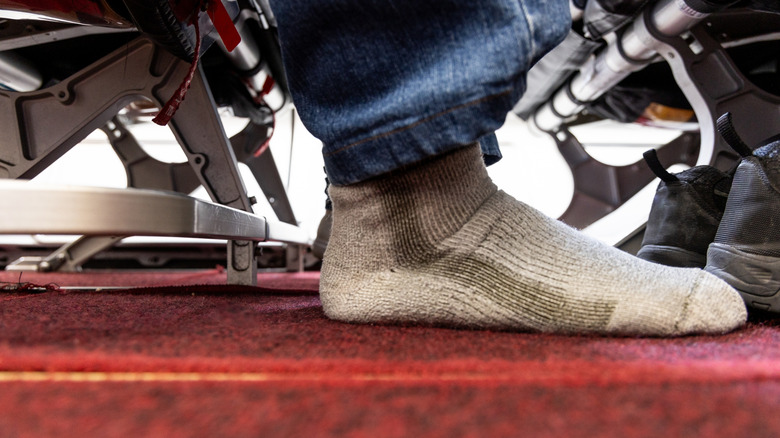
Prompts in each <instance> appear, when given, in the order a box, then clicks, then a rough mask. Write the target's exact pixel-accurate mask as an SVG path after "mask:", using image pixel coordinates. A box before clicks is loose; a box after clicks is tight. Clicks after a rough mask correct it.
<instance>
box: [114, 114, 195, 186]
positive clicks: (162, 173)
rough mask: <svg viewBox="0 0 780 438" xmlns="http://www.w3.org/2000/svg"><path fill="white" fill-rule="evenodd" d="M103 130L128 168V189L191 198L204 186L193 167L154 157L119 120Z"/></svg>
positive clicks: (126, 170) (120, 159)
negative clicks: (168, 192) (184, 195)
mask: <svg viewBox="0 0 780 438" xmlns="http://www.w3.org/2000/svg"><path fill="white" fill-rule="evenodd" d="M101 129H102V130H103V132H105V133H106V136H108V141H109V143H110V144H111V147H112V148H113V149H114V152H116V154H117V156H118V157H119V161H121V162H122V165H123V166H124V168H125V173H126V175H127V186H128V187H133V188H138V189H154V190H168V191H172V192H179V193H184V194H187V193H192V191H193V190H195V189H196V188H198V186H200V181H199V180H198V177H197V176H196V175H195V173H194V172H193V171H192V166H191V165H190V164H189V163H165V162H162V161H160V160H157V159H155V158H153V157H151V156H150V155H149V154H147V153H146V151H144V150H143V148H141V146H140V145H139V144H138V142H137V141H136V139H135V137H134V136H133V134H132V133H131V132H130V131H128V130H127V128H126V127H125V125H124V123H122V121H121V120H120V119H119V118H118V117H114V118H112V119H111V120H110V121H109V122H108V123H106V124H105V125H103V127H102V128H101Z"/></svg>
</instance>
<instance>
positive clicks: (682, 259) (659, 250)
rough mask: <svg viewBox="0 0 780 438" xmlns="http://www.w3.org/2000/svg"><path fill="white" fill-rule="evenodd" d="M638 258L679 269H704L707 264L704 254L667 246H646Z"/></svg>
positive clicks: (638, 253) (640, 251)
mask: <svg viewBox="0 0 780 438" xmlns="http://www.w3.org/2000/svg"><path fill="white" fill-rule="evenodd" d="M636 256H637V257H639V258H640V259H643V260H647V261H649V262H653V263H658V264H660V265H666V266H676V267H679V268H703V267H704V265H705V264H706V263H707V258H706V257H705V255H704V254H699V253H697V252H693V251H689V250H687V249H682V248H678V247H676V246H666V245H645V246H643V247H642V248H641V249H640V250H639V252H637V254H636Z"/></svg>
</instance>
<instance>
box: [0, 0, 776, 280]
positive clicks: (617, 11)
mask: <svg viewBox="0 0 780 438" xmlns="http://www.w3.org/2000/svg"><path fill="white" fill-rule="evenodd" d="M95 3H101V4H104V3H105V2H95ZM108 3H111V4H119V3H122V4H125V6H126V7H128V8H129V10H130V12H133V10H132V7H131V6H132V5H135V6H133V7H148V5H151V4H153V5H155V6H154V7H164V6H165V5H168V2H167V1H165V0H160V1H150V2H135V1H124V2H119V1H112V2H108ZM223 3H224V4H226V5H228V6H229V9H230V13H231V17H232V20H233V22H234V23H235V25H236V29H237V32H238V34H239V35H240V36H241V39H242V44H241V45H239V46H238V47H237V48H236V50H234V51H231V52H229V51H227V49H226V48H225V47H224V45H223V46H222V47H221V49H222V50H219V48H218V47H217V46H219V45H220V42H219V39H215V38H214V35H213V34H212V35H211V36H207V37H208V38H211V40H213V41H215V42H216V44H214V45H213V46H212V48H211V49H209V50H208V51H206V50H205V49H204V50H203V54H204V55H205V58H204V60H203V61H202V62H201V64H200V65H199V66H197V68H196V69H195V70H194V76H193V77H192V82H191V84H190V86H189V89H188V91H187V94H186V98H185V99H184V101H183V103H182V104H181V106H180V107H179V108H178V111H177V112H176V113H175V115H174V116H173V117H172V119H171V120H170V122H169V126H170V128H171V130H172V132H173V134H174V136H175V138H176V140H177V142H178V143H179V145H180V146H181V148H182V150H183V152H184V154H185V155H186V157H187V162H185V163H164V162H161V161H158V160H156V159H155V158H153V157H151V156H149V155H148V154H147V153H146V152H145V151H144V149H143V148H142V147H140V145H139V144H138V141H137V140H136V139H135V138H134V137H133V135H132V133H131V132H130V130H128V129H127V126H125V125H126V123H127V119H126V118H124V117H122V116H121V113H122V112H123V111H126V108H128V106H132V105H138V102H139V101H140V102H142V104H141V105H142V106H144V105H145V106H146V107H149V108H152V109H156V108H160V107H163V105H164V104H165V102H166V101H167V100H168V99H169V98H170V97H171V96H172V95H174V93H176V92H177V89H178V87H179V85H180V83H181V81H182V78H184V77H186V76H187V73H188V71H189V70H190V68H191V65H192V63H191V61H192V59H191V57H192V55H193V45H192V44H190V43H192V42H193V40H192V38H193V37H192V34H191V33H188V31H186V32H185V30H187V29H186V27H187V26H186V25H183V24H181V23H179V27H178V28H176V29H178V30H176V32H174V31H172V36H173V38H162V39H161V38H160V36H159V35H158V34H157V33H155V32H154V26H155V25H157V24H159V23H157V24H156V23H151V24H150V23H149V22H146V21H143V20H140V18H142V17H144V16H145V15H144V14H142V13H136V14H132V13H131V14H130V15H133V20H134V22H131V20H129V19H128V20H125V21H124V22H123V21H122V20H121V19H117V20H115V21H114V23H112V24H110V25H105V23H104V25H102V26H95V25H83V24H75V23H69V22H62V21H57V22H50V21H34V20H33V21H31V20H29V19H18V20H6V21H4V22H3V23H2V25H1V26H0V85H2V87H0V132H2V138H1V139H0V178H3V179H6V180H8V181H3V180H0V183H2V185H1V186H0V192H1V193H0V203H1V205H2V209H3V211H2V214H1V215H0V233H2V234H12V233H20V232H24V233H44V234H46V233H52V234H56V233H66V234H79V235H81V236H82V237H80V238H78V239H76V240H75V241H73V242H71V243H68V244H67V245H65V246H62V247H60V248H59V249H56V250H54V251H51V252H50V253H48V254H45V255H37V256H36V257H26V258H24V259H20V260H17V261H16V262H15V263H9V266H11V268H12V269H36V270H76V269H79V267H80V266H81V265H82V264H83V263H84V262H85V261H87V260H89V259H90V258H91V257H93V256H94V255H95V254H98V253H100V252H101V251H104V250H105V249H107V248H111V247H112V246H114V245H116V244H117V242H119V241H121V240H122V239H123V238H125V237H127V236H132V235H146V236H189V237H208V238H218V239H226V240H227V246H226V253H225V254H226V257H227V270H228V282H230V283H233V284H254V282H255V278H256V275H255V274H256V272H255V270H256V268H257V263H255V262H256V259H257V257H258V256H259V251H258V249H257V248H258V244H259V243H258V242H265V241H276V242H282V243H284V244H287V260H288V262H287V265H288V268H289V269H300V268H301V266H302V263H303V258H304V257H303V253H304V251H305V250H304V248H306V247H308V246H310V244H311V241H310V236H309V235H308V234H307V233H305V232H303V230H301V229H300V228H299V227H297V225H296V223H297V221H296V217H295V215H294V213H293V210H292V208H291V206H290V201H289V199H288V196H287V193H286V190H285V185H284V184H283V183H282V180H281V178H280V176H279V172H278V170H277V167H276V163H275V160H274V157H273V155H272V153H271V150H270V149H269V148H267V147H266V146H267V141H268V139H269V136H270V135H271V134H272V131H273V130H274V129H275V128H274V126H273V120H274V117H275V115H276V114H278V113H279V112H281V111H285V110H288V109H290V108H291V105H292V104H291V102H290V97H289V93H288V92H287V90H286V87H285V84H284V74H283V72H282V71H281V63H280V59H279V54H278V46H277V45H276V41H275V40H274V39H273V38H272V37H269V35H270V36H272V35H273V26H274V20H273V14H272V12H271V11H270V9H269V8H268V4H267V1H262V0H260V1H258V2H240V3H236V2H233V1H224V2H223ZM238 4H240V5H241V6H240V8H239V7H238V6H237V5H238ZM571 4H572V8H571V10H572V12H573V15H572V18H573V20H572V29H571V32H570V34H569V36H568V37H567V38H566V40H564V41H563V43H561V44H560V45H559V46H558V47H557V48H556V49H554V50H553V51H551V52H550V53H549V54H548V55H546V56H545V57H544V58H543V59H542V60H540V61H539V62H538V63H537V64H536V65H535V66H534V67H533V68H532V69H531V70H530V72H529V74H528V87H527V88H528V91H527V93H526V95H525V97H524V98H523V99H522V100H521V101H520V102H519V103H518V105H517V107H516V108H515V112H516V113H517V115H519V116H520V117H521V118H523V119H525V120H528V121H529V122H532V123H533V124H534V125H535V126H537V127H538V128H539V129H540V130H542V131H544V132H547V133H549V134H550V135H551V138H552V139H553V140H554V141H555V143H556V144H557V146H558V148H559V151H560V152H561V154H562V155H563V157H564V159H565V161H566V163H567V164H568V166H569V167H570V169H571V171H572V174H573V179H574V196H573V198H572V200H571V203H570V205H569V208H568V209H567V210H566V212H565V213H564V214H563V215H562V216H561V219H562V220H563V221H565V222H567V223H569V224H572V225H574V226H576V227H578V228H585V227H588V226H590V225H592V224H594V223H598V222H600V221H603V220H606V219H609V218H610V217H615V216H616V214H617V213H623V212H622V211H621V208H620V207H621V206H623V205H624V204H625V203H626V202H627V201H628V200H629V199H631V198H632V197H633V196H634V195H635V194H636V193H637V192H638V191H640V190H641V189H642V188H644V187H646V186H647V185H648V184H651V182H652V180H653V178H654V174H653V173H652V172H651V171H650V170H649V168H647V167H646V166H645V165H644V163H642V162H637V163H632V164H629V165H624V166H613V165H608V164H604V163H602V162H600V161H599V160H597V159H595V158H594V157H593V156H591V155H590V153H589V152H588V151H587V149H586V148H585V147H583V145H582V144H581V143H580V141H579V140H578V139H577V137H576V136H575V135H573V134H572V131H571V130H570V128H571V127H573V126H575V125H577V124H582V123H588V122H590V121H593V120H601V119H604V118H612V119H615V120H618V121H621V122H625V123H628V122H635V121H640V122H642V123H645V124H650V125H653V126H670V127H672V128H673V129H677V130H680V131H681V135H680V137H679V138H677V139H675V140H674V141H672V142H670V143H669V144H666V145H663V146H662V147H660V148H659V149H658V156H659V159H660V161H661V162H663V163H664V164H666V165H671V164H685V165H688V166H692V165H695V164H713V165H714V166H716V167H719V168H721V169H725V168H728V167H730V166H732V165H733V163H734V162H735V160H736V159H737V158H738V157H737V156H736V154H734V153H733V151H731V149H730V148H728V147H727V145H726V144H725V143H724V142H723V140H722V139H721V138H720V137H719V136H718V135H717V133H716V129H715V120H716V119H717V118H718V117H719V116H720V115H721V114H723V113H725V112H730V113H731V114H732V115H733V123H734V125H735V127H736V128H737V129H738V130H739V131H740V132H742V133H744V136H745V139H746V141H747V142H748V143H749V144H756V143H758V142H759V141H761V140H763V139H765V138H767V137H769V136H771V135H774V134H777V130H778V126H780V97H779V96H780V85H779V84H780V79H778V78H780V73H778V72H779V71H780V60H779V59H778V55H777V54H778V53H780V49H779V47H780V31H779V29H780V10H778V9H777V8H778V7H777V6H776V5H773V3H772V2H765V1H741V2H734V1H730V0H695V1H694V0H658V1H652V0H651V1H632V0H625V1H612V0H588V1H582V0H572V2H571ZM139 5H140V6H139ZM144 11H146V10H144ZM120 15H121V14H120ZM204 17H205V16H204ZM204 20H205V18H204ZM201 21H203V20H201ZM117 23H118V24H117ZM92 24H94V23H92ZM174 24H176V23H174ZM150 26H151V27H150ZM175 27H176V26H174V28H175ZM150 29H151V30H150ZM82 37H84V38H87V39H84V38H82ZM208 38H206V39H208ZM66 41H88V42H89V44H90V45H89V46H88V49H89V50H87V52H89V53H92V52H98V51H99V52H100V53H101V55H100V56H95V57H93V58H94V59H93V58H89V57H86V58H85V60H84V62H82V63H81V64H78V63H75V62H74V63H73V65H71V64H70V63H69V62H65V61H64V60H66V59H67V58H66V57H64V56H63V55H62V54H59V56H56V55H52V63H51V64H52V66H50V67H47V68H44V69H43V71H41V65H36V64H35V63H34V62H30V58H31V57H32V58H36V56H37V57H38V58H39V59H40V56H41V54H40V52H37V53H36V52H34V51H35V50H36V48H38V47H41V46H45V45H47V44H56V46H55V47H57V48H62V49H63V50H66V51H70V52H69V54H68V55H67V56H72V57H74V58H80V57H82V55H79V54H80V53H82V52H83V50H81V49H83V48H82V47H78V44H80V43H79V42H74V43H73V44H70V45H68V44H67V43H64V42H66ZM204 41H205V39H204ZM63 44H64V45H63ZM77 48H78V50H77ZM214 53H216V54H217V55H216V56H215V57H213V58H212V59H208V55H209V54H214ZM507 56H512V54H507ZM217 58H219V62H217V63H216V68H215V63H214V62H212V61H214V60H215V59H217ZM74 66H77V68H76V67H74ZM226 66H229V67H230V69H231V70H232V71H234V72H236V73H237V74H236V75H230V76H226V75H221V74H220V73H219V72H220V69H225V68H226ZM215 71H217V73H216V74H215V73H214V72H215ZM667 73H668V77H669V81H667V82H665V83H662V84H660V85H659V83H660V79H658V78H662V77H664V75H667ZM235 78H240V80H238V81H237V82H235V81H232V80H233V79H235ZM643 81H645V82H647V83H649V84H650V85H648V86H647V87H645V88H642V87H638V86H637V84H640V85H641V84H643V83H644V82H643ZM653 85H658V86H657V87H654V86H653ZM625 90H628V92H626V91H625ZM621 93H622V94H621ZM631 93H634V94H631ZM274 94H275V96H272V95H274ZM659 94H660V96H659ZM670 95H672V96H671V97H669V96H670ZM627 96H629V97H633V98H635V100H634V101H631V100H630V99H629V100H626V97H627ZM665 98H669V99H667V100H670V101H675V100H676V101H678V102H683V103H681V104H680V105H674V104H670V103H668V102H666V101H665ZM271 99H276V103H275V104H273V105H269V104H268V103H267V102H266V100H271ZM225 105H227V106H230V107H232V109H233V110H234V111H237V112H242V113H243V114H244V115H246V116H247V118H248V119H249V123H248V124H247V125H246V127H245V128H244V129H243V130H242V131H241V132H239V133H238V134H236V135H234V136H232V137H230V138H229V137H228V135H227V134H226V133H225V129H224V127H223V125H222V122H221V120H220V115H219V111H218V108H219V107H220V106H225ZM637 110H638V112H637ZM98 129H100V130H103V131H104V132H105V133H106V135H107V136H108V139H109V141H110V143H111V146H112V148H113V149H114V151H115V152H116V154H117V156H118V157H119V158H120V160H121V162H122V164H123V166H124V169H125V172H126V174H127V181H128V188H127V189H124V190H120V191H116V190H105V189H87V188H58V187H44V186H37V185H36V186H32V185H28V184H27V183H26V182H24V181H11V180H26V179H30V178H32V177H34V176H35V175H37V174H38V173H40V172H41V171H42V170H43V169H45V168H46V167H47V166H49V165H50V164H51V163H53V162H55V161H56V160H57V159H58V158H60V157H61V156H62V155H63V154H64V153H66V152H67V151H68V150H69V149H71V148H72V147H73V146H74V145H76V144H77V143H79V142H80V141H81V140H83V139H84V138H85V137H86V136H87V135H88V134H89V133H91V132H93V131H95V130H98ZM238 162H241V163H245V164H246V165H247V166H248V167H249V169H250V170H251V172H252V174H253V176H254V177H255V178H256V179H257V181H258V184H259V185H260V187H261V189H262V191H263V193H264V195H265V197H266V198H267V199H268V202H269V204H270V205H271V207H272V208H273V211H274V213H275V215H276V218H275V220H274V219H268V218H265V217H259V216H256V215H254V214H253V213H252V204H253V200H252V199H251V198H250V197H248V196H247V193H246V188H245V186H244V183H243V181H242V180H241V176H240V174H239V171H238V168H237V163H238ZM198 186H203V187H204V188H205V189H206V192H207V193H208V195H209V197H210V198H211V200H212V203H211V204H204V203H203V201H199V200H196V199H194V198H187V197H185V196H184V195H183V194H186V193H190V192H191V191H192V190H193V189H194V188H195V187H198ZM312 190H321V187H315V188H312ZM166 206H169V207H166ZM175 209H178V212H177V211H175ZM182 212H188V213H187V214H184V213H182ZM625 213H627V214H622V215H621V216H620V219H619V220H621V221H628V222H630V223H631V224H632V225H634V229H636V230H637V231H636V233H634V234H632V235H628V236H625V239H623V242H621V243H620V244H619V245H622V246H624V247H626V246H625V245H627V244H628V242H631V241H632V240H636V236H637V233H641V230H642V228H643V224H644V222H645V221H646V220H647V217H646V216H641V215H640V216H632V215H631V212H630V211H628V212H625ZM65 218H67V220H66V219H65ZM97 218H100V220H97ZM129 218H134V219H133V220H132V221H131V220H130V219H129ZM131 222H132V223H131ZM80 224H81V225H83V226H82V227H80ZM639 240H641V235H640V236H639ZM624 244H625V245H624ZM260 245H261V246H262V244H260Z"/></svg>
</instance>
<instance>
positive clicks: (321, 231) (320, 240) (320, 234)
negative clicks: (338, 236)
mask: <svg viewBox="0 0 780 438" xmlns="http://www.w3.org/2000/svg"><path fill="white" fill-rule="evenodd" d="M332 226H333V210H325V215H324V216H322V219H321V220H320V225H319V226H318V227H317V238H316V239H314V243H313V244H312V246H311V252H312V254H314V256H315V257H317V258H318V259H320V260H322V257H323V256H325V249H327V248H328V241H329V240H330V229H331V227H332Z"/></svg>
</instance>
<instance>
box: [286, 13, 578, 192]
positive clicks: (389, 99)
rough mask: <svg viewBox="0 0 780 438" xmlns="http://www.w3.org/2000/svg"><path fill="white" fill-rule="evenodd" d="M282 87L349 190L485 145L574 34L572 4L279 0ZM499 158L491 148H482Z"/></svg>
mask: <svg viewBox="0 0 780 438" xmlns="http://www.w3.org/2000/svg"><path fill="white" fill-rule="evenodd" d="M272 8H273V10H274V14H275V15H276V20H277V23H278V26H279V37H280V41H281V46H282V55H283V58H284V63H285V69H286V73H287V79H288V82H289V84H290V89H291V92H292V94H293V100H294V102H295V105H296V108H297V110H298V112H299V114H300V117H301V119H302V120H303V123H304V125H305V126H306V127H307V129H309V131H311V132H312V134H314V135H315V136H316V137H317V138H319V139H320V140H322V141H323V143H324V147H323V155H324V157H325V166H326V169H327V173H328V177H329V178H330V180H331V182H332V183H333V184H336V185H346V184H352V183H356V182H360V181H364V180H366V179H369V178H372V177H374V176H377V175H381V174H383V173H386V172H390V171H392V170H395V169H398V168H400V167H403V166H406V165H409V164H412V163H416V162H419V161H421V160H424V159H426V158H428V157H431V156H435V155H439V154H442V153H446V152H448V151H450V150H453V149H456V148H460V147H463V146H464V145H467V144H470V143H473V142H474V141H477V140H478V139H481V138H487V136H489V135H490V134H492V133H493V132H494V131H495V130H496V129H498V128H499V127H500V126H501V125H502V124H503V122H504V120H505V118H506V114H507V113H508V112H509V111H510V110H511V109H512V107H513V106H514V105H515V104H516V103H517V101H518V100H519V99H520V96H521V95H522V93H523V91H524V89H525V74H526V72H527V71H528V69H529V68H530V67H531V65H533V63H534V62H536V60H538V59H539V58H540V57H541V56H542V55H544V54H545V53H546V52H547V51H548V50H550V49H551V48H552V47H554V46H555V45H556V44H557V43H558V42H560V41H561V40H562V39H563V38H564V37H565V35H566V34H567V32H568V30H569V28H570V25H571V19H570V17H569V6H568V0H480V1H473V0H273V1H272ZM485 146H486V148H487V149H488V150H489V151H490V150H492V151H493V152H495V150H496V144H495V143H493V144H492V145H490V144H485Z"/></svg>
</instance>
